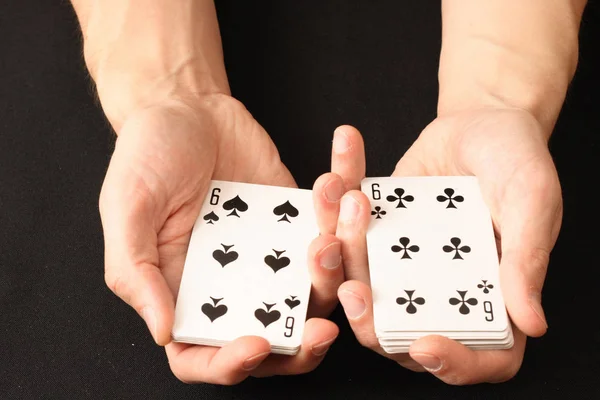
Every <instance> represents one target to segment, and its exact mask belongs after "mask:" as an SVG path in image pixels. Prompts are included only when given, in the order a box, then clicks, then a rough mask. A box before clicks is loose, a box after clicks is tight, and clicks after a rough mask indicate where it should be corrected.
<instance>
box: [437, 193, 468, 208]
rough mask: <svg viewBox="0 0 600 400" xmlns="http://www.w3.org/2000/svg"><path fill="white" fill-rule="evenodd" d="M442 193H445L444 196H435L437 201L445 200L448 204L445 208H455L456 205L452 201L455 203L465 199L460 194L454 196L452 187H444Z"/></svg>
mask: <svg viewBox="0 0 600 400" xmlns="http://www.w3.org/2000/svg"><path fill="white" fill-rule="evenodd" d="M444 193H446V196H442V195H439V196H438V197H437V201H439V202H440V203H444V202H446V201H447V202H448V205H447V206H446V208H456V205H455V204H454V203H453V201H456V202H457V203H462V202H463V201H465V198H464V197H462V196H454V189H450V188H446V189H444Z"/></svg>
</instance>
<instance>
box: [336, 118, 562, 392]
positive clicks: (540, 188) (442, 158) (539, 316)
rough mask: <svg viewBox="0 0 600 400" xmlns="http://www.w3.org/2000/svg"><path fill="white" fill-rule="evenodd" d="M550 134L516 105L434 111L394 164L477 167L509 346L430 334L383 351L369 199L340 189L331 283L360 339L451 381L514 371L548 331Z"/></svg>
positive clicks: (554, 204) (434, 169) (554, 179)
mask: <svg viewBox="0 0 600 400" xmlns="http://www.w3.org/2000/svg"><path fill="white" fill-rule="evenodd" d="M548 136H549V132H544V131H543V129H542V128H541V126H540V124H538V122H537V121H536V119H535V118H533V117H532V116H531V115H530V114H528V113H526V112H524V111H521V110H516V109H482V110H474V111H469V112H463V113H460V114H456V115H452V116H447V117H444V118H438V119H437V120H435V121H433V122H432V123H431V124H430V125H429V126H428V127H427V128H426V129H425V130H424V131H423V132H422V134H421V135H420V137H419V138H418V140H416V142H415V143H414V144H413V146H412V147H411V148H410V149H409V150H408V151H407V152H406V154H405V155H404V156H403V157H402V159H401V160H400V161H399V162H398V164H397V165H396V169H395V171H394V173H393V174H392V175H393V176H421V175H474V176H476V177H477V178H478V180H479V183H480V186H481V190H482V194H483V197H484V199H485V201H486V203H487V205H488V206H489V208H490V211H491V214H492V218H493V223H494V229H495V233H496V238H497V243H498V251H499V254H500V258H501V261H500V275H501V276H500V280H501V287H502V292H503V295H504V299H505V302H506V307H507V310H508V313H509V315H510V318H511V320H512V322H513V329H514V336H515V344H514V347H513V348H511V349H509V350H496V351H473V350H470V349H468V348H467V347H465V346H463V345H462V344H459V343H458V342H455V341H452V340H449V339H447V338H445V337H441V336H427V337H423V338H421V339H419V340H417V341H415V342H414V343H413V344H412V345H411V346H410V352H409V354H395V355H391V354H387V353H385V352H384V351H383V350H382V349H381V347H380V346H379V344H378V341H377V338H376V336H375V332H374V328H373V310H372V304H373V303H372V296H371V290H370V287H369V271H368V268H367V252H366V251H367V250H366V230H367V226H368V224H369V221H370V211H371V208H370V204H369V201H368V199H367V197H366V196H365V195H364V194H363V193H362V192H360V191H351V192H349V193H347V194H346V195H344V197H343V198H342V202H341V204H342V205H341V211H340V216H339V222H338V225H337V233H336V235H337V236H338V238H339V239H340V240H341V241H342V257H343V260H344V269H345V274H346V278H347V279H349V281H347V282H345V283H344V284H343V285H342V286H341V287H340V288H339V291H338V296H339V299H340V301H341V303H342V305H343V307H344V310H345V312H346V315H347V317H348V320H349V321H350V325H351V326H352V329H353V330H354V333H355V335H356V337H357V339H358V340H359V342H360V343H361V344H362V345H364V346H366V347H368V348H370V349H372V350H374V351H376V352H377V353H379V354H382V355H384V356H386V357H388V358H391V359H393V360H395V361H397V362H398V363H399V364H400V365H403V366H404V367H406V368H409V369H412V370H415V371H423V369H427V370H428V371H430V372H431V373H432V374H434V375H435V376H436V377H438V378H439V379H441V380H443V381H444V382H447V383H449V384H454V385H465V384H474V383H479V382H502V381H505V380H508V379H510V378H512V377H513V376H514V375H515V374H516V373H517V372H518V370H519V368H520V366H521V362H522V360H523V353H524V350H525V342H526V335H527V336H532V337H537V336H541V335H543V334H544V333H545V332H546V329H547V324H546V319H545V316H544V311H543V309H542V306H541V290H542V286H543V283H544V278H545V275H546V269H547V266H548V259H549V254H550V251H551V249H552V247H553V246H554V243H555V241H556V238H557V236H558V233H559V230H560V225H561V220H562V199H561V189H560V184H559V180H558V176H557V173H556V170H555V167H554V164H553V162H552V158H551V156H550V153H549V151H548V148H547V137H548Z"/></svg>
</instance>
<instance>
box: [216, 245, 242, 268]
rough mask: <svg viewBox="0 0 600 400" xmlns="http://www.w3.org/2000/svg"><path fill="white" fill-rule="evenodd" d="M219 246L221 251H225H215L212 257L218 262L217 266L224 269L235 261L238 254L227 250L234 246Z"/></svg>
mask: <svg viewBox="0 0 600 400" xmlns="http://www.w3.org/2000/svg"><path fill="white" fill-rule="evenodd" d="M221 246H223V250H225V251H223V250H215V251H213V253H212V256H213V258H214V259H215V260H217V261H218V262H219V264H221V267H225V266H226V265H227V264H229V263H230V262H233V261H235V260H237V258H238V256H239V254H238V253H237V251H233V250H232V251H229V249H231V248H232V247H233V246H234V245H233V244H232V245H231V246H227V245H224V244H223V243H221Z"/></svg>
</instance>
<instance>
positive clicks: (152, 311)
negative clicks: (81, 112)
mask: <svg viewBox="0 0 600 400" xmlns="http://www.w3.org/2000/svg"><path fill="white" fill-rule="evenodd" d="M122 160H123V157H121V154H120V150H119V146H118V145H117V148H116V149H115V154H114V155H113V159H112V160H111V164H110V167H109V169H108V172H107V175H106V179H105V181H104V185H103V187H102V193H101V196H100V215H101V218H102V226H103V231H104V242H105V280H106V284H107V285H108V287H109V288H110V289H111V290H112V291H113V292H114V293H115V294H116V295H117V296H119V297H120V298H121V299H123V300H124V301H125V302H127V303H128V304H129V305H131V306H132V307H133V308H134V309H135V310H136V311H137V312H138V313H139V314H140V315H141V316H142V317H143V318H144V320H145V322H146V324H147V325H148V329H149V330H150V333H151V334H152V337H153V338H154V340H155V341H156V343H158V344H160V345H165V344H167V343H169V341H170V340H171V334H170V333H171V326H172V325H173V318H174V315H173V314H174V307H175V304H174V300H173V294H172V293H171V291H170V290H169V287H168V285H167V282H166V281H165V279H164V277H163V276H162V274H161V271H160V270H159V268H158V262H159V261H158V250H157V235H156V229H155V221H154V218H155V212H156V204H155V202H154V200H153V199H152V198H151V196H150V195H149V194H148V191H147V189H146V188H145V187H144V186H143V185H142V184H141V183H140V181H139V180H136V179H135V178H134V177H133V176H132V175H131V174H122V173H120V171H123V170H126V169H123V168H121V167H122V165H120V164H121V163H122V162H123V161H122Z"/></svg>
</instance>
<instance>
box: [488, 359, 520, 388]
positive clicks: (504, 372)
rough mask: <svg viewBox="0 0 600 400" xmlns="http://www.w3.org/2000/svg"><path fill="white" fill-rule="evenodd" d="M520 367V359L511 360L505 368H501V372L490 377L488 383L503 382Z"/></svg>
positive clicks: (512, 375) (511, 376)
mask: <svg viewBox="0 0 600 400" xmlns="http://www.w3.org/2000/svg"><path fill="white" fill-rule="evenodd" d="M520 369H521V361H520V360H519V361H517V362H512V363H511V364H510V365H508V366H507V367H506V368H502V369H501V372H500V373H499V374H498V375H496V376H494V377H493V378H492V379H490V380H489V381H488V382H489V383H503V382H506V381H509V380H511V379H512V378H514V377H515V376H516V375H517V373H518V372H519V370H520Z"/></svg>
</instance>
